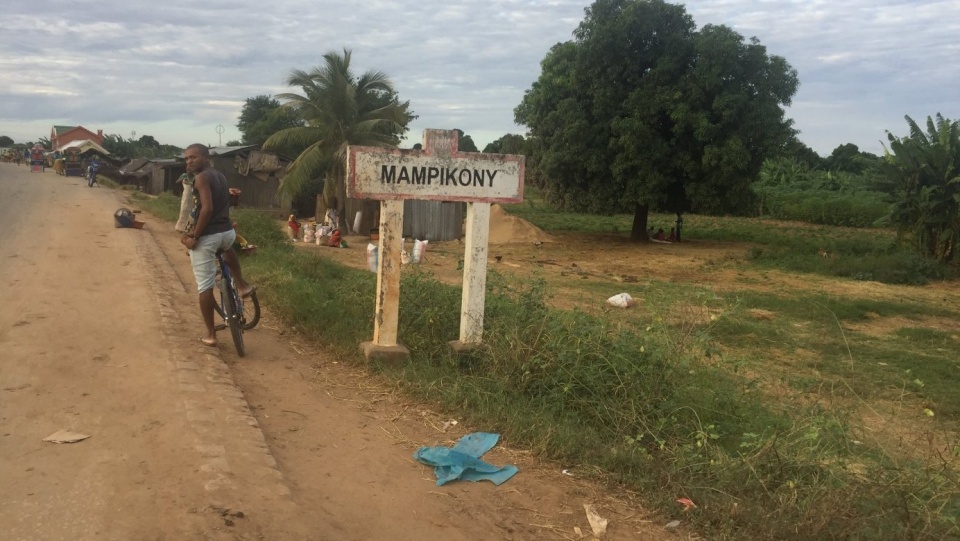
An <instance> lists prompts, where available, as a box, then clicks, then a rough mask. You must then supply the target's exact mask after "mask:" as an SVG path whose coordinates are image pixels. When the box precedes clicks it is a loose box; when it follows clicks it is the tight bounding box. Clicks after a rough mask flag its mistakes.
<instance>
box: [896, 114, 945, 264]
mask: <svg viewBox="0 0 960 541" xmlns="http://www.w3.org/2000/svg"><path fill="white" fill-rule="evenodd" d="M906 119H907V124H908V125H909V127H910V135H907V136H905V137H897V136H895V135H893V134H892V133H890V132H887V139H888V141H889V143H890V147H889V149H888V151H887V155H886V156H885V161H884V165H883V172H884V173H885V174H886V176H887V177H888V179H889V180H890V182H891V183H892V184H893V186H894V187H895V190H896V192H895V195H896V202H895V203H894V205H893V207H892V209H891V211H890V219H891V221H892V222H893V223H894V224H895V225H896V226H897V227H898V229H899V231H900V234H901V235H905V236H907V237H909V238H911V239H913V240H914V242H915V243H916V247H917V249H918V250H919V251H920V252H922V253H923V254H924V255H926V256H927V257H930V258H934V259H937V260H938V261H941V262H951V261H954V260H955V259H956V253H957V243H958V242H960V121H950V120H949V119H946V118H944V117H942V116H941V115H940V114H939V113H938V114H937V117H936V119H933V118H931V117H927V125H926V128H927V129H926V132H924V130H923V129H922V128H921V127H920V126H919V125H918V124H917V123H916V122H914V121H913V119H912V118H910V117H909V116H908V117H906Z"/></svg>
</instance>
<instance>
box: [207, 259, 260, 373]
mask: <svg viewBox="0 0 960 541" xmlns="http://www.w3.org/2000/svg"><path fill="white" fill-rule="evenodd" d="M217 289H218V290H219V291H220V303H219V304H217V303H216V302H214V304H213V309H214V310H215V311H216V312H217V314H219V315H220V317H221V318H223V323H221V324H218V325H216V326H215V327H214V328H215V329H216V330H218V331H219V330H223V329H227V328H229V329H230V336H231V337H233V345H234V346H236V348H237V354H238V355H240V356H241V357H243V356H244V355H245V354H246V351H245V349H244V346H243V331H245V330H250V329H252V328H254V327H256V326H257V323H259V322H260V301H259V300H258V299H257V291H256V290H254V291H252V292H251V293H250V295H249V296H248V297H247V298H246V299H244V298H243V297H241V296H240V292H239V291H237V288H236V284H234V282H233V277H232V276H231V275H230V267H229V266H228V265H227V262H226V260H225V259H224V258H223V250H217ZM245 302H249V304H250V305H251V306H252V310H248V311H246V313H245V311H244V304H245ZM247 315H250V319H249V320H248V319H247Z"/></svg>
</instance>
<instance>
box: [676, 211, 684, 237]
mask: <svg viewBox="0 0 960 541" xmlns="http://www.w3.org/2000/svg"><path fill="white" fill-rule="evenodd" d="M681 231H683V214H682V213H680V212H678V213H677V240H676V241H674V242H680V241H682V240H683V237H682V236H681V235H682V234H681Z"/></svg>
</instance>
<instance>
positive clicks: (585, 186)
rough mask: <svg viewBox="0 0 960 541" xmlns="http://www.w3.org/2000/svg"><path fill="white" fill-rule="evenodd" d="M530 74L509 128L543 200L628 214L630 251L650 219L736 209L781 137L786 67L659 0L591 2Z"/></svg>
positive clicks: (785, 132) (792, 78)
mask: <svg viewBox="0 0 960 541" xmlns="http://www.w3.org/2000/svg"><path fill="white" fill-rule="evenodd" d="M541 68H542V72H541V75H540V77H539V79H538V80H537V81H536V82H535V83H534V84H533V86H532V87H531V88H530V89H529V90H528V91H527V92H526V94H525V95H524V98H523V101H522V102H521V103H520V105H519V106H518V107H517V108H516V110H515V117H516V120H517V122H518V123H519V124H522V125H525V126H527V127H528V129H529V135H530V137H531V139H533V141H534V142H533V143H532V144H531V147H532V150H533V152H534V154H535V155H536V156H535V158H534V159H533V160H532V164H531V165H532V166H533V167H536V168H537V169H538V173H539V174H540V177H541V184H542V185H543V186H544V188H545V190H546V195H547V197H548V198H550V200H552V201H554V202H555V203H557V204H559V205H561V206H562V207H565V208H568V209H571V210H577V211H583V212H593V213H603V214H610V213H615V212H630V213H633V215H634V222H633V228H632V231H631V239H633V240H641V239H645V238H646V224H647V214H648V212H649V210H650V209H651V208H653V209H659V210H666V211H671V212H675V213H677V214H678V217H679V216H680V214H681V213H683V212H686V211H688V210H691V209H692V210H697V211H702V212H729V211H736V210H743V209H745V208H748V204H749V202H750V201H751V199H752V192H751V190H750V183H751V182H752V181H753V180H754V179H755V178H756V177H757V175H758V173H759V171H760V167H761V165H762V164H763V161H764V159H765V158H766V157H768V156H770V155H773V154H775V153H776V152H778V151H779V149H781V148H782V147H783V145H784V143H785V141H786V140H787V139H788V138H789V137H790V136H791V135H792V133H793V131H792V129H791V127H790V125H791V122H790V121H789V120H787V119H786V118H785V115H784V106H786V105H788V104H789V103H790V100H791V98H792V96H793V95H794V93H795V92H796V90H797V86H798V80H797V75H796V72H795V71H794V70H793V69H792V68H791V67H790V65H789V64H788V63H787V62H786V60H784V59H783V58H781V57H778V56H771V55H768V54H767V52H766V49H765V47H763V46H762V45H761V44H760V43H759V42H758V41H757V40H756V39H755V38H754V39H750V40H745V39H744V38H743V36H741V35H740V34H738V33H736V32H734V31H733V30H731V29H730V28H728V27H726V26H715V25H707V26H705V27H704V28H703V29H701V30H700V31H697V30H696V26H695V24H694V22H693V19H692V18H691V17H690V15H688V14H687V12H686V10H685V8H684V7H683V6H680V5H673V4H668V3H666V2H663V1H662V0H597V1H596V2H594V3H593V4H592V5H591V6H590V7H589V8H588V9H587V11H586V17H585V18H584V20H583V22H582V23H581V24H580V25H579V27H578V28H577V30H576V31H575V32H574V40H573V41H569V42H566V43H560V44H557V45H555V46H554V47H553V48H552V49H551V50H550V52H549V53H548V54H547V56H546V57H545V58H544V60H543V62H542V63H541Z"/></svg>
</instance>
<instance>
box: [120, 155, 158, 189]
mask: <svg viewBox="0 0 960 541" xmlns="http://www.w3.org/2000/svg"><path fill="white" fill-rule="evenodd" d="M151 178H153V167H152V164H151V162H150V160H148V159H147V158H137V159H135V160H132V161H130V163H128V164H126V165H124V166H123V167H121V168H120V183H121V184H129V185H131V186H136V187H137V190H138V191H141V192H144V191H146V190H147V186H148V185H149V184H150V179H151Z"/></svg>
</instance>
